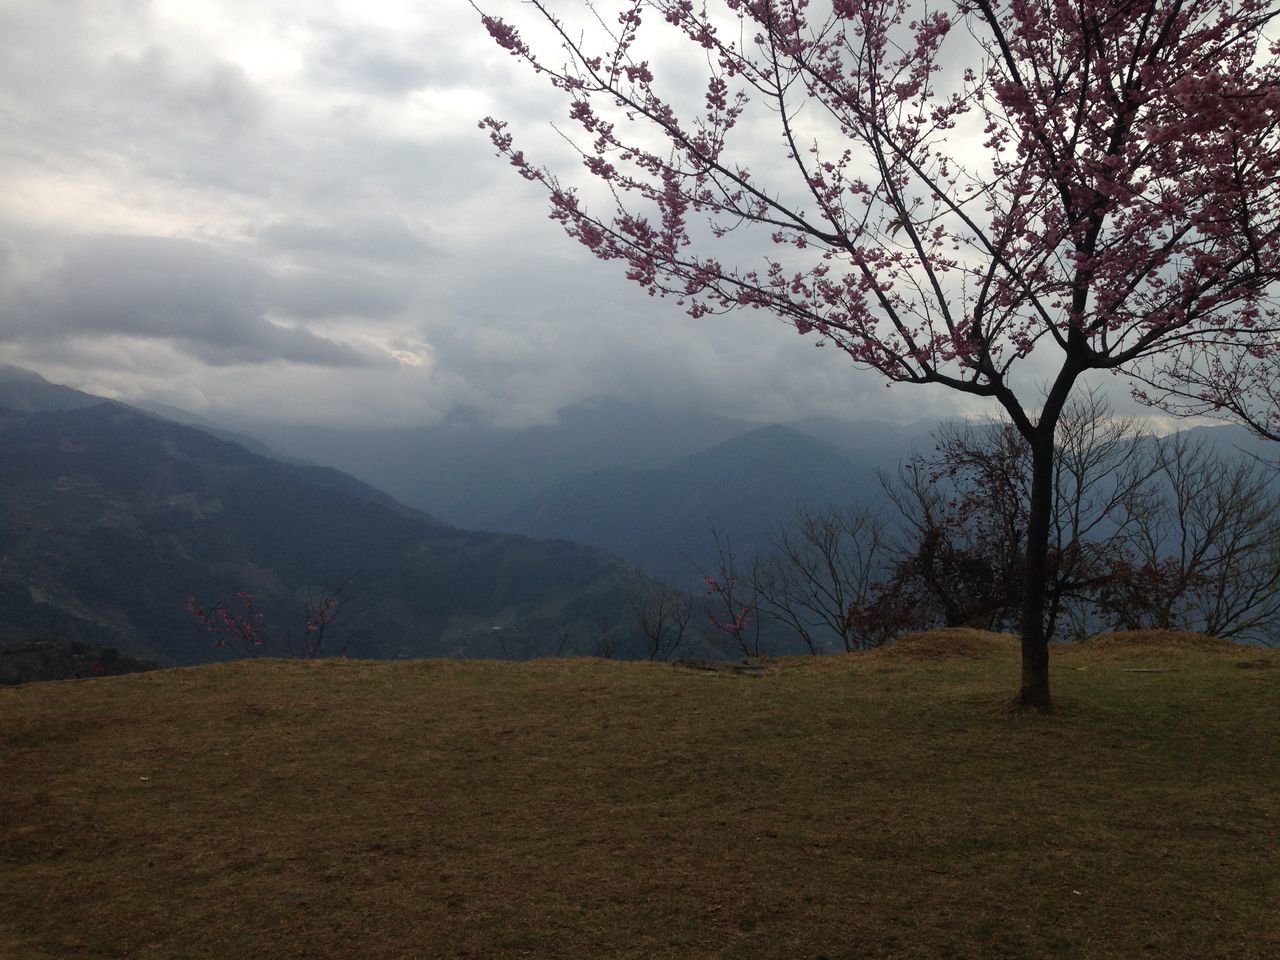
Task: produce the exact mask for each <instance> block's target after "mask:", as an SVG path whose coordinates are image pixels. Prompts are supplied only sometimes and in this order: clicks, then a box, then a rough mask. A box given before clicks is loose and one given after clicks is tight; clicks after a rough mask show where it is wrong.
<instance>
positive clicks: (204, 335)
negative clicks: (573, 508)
mask: <svg viewBox="0 0 1280 960" xmlns="http://www.w3.org/2000/svg"><path fill="white" fill-rule="evenodd" d="M519 6H520V5H519V4H518V3H516V2H514V0H493V2H492V3H490V4H488V7H489V8H490V9H493V10H494V11H495V12H499V13H503V12H505V13H507V14H508V15H511V14H512V13H513V12H514V13H515V14H516V15H517V16H519ZM563 113H564V106H563V105H562V104H561V103H560V102H559V101H558V100H557V99H556V98H555V97H554V95H553V92H552V91H549V90H544V88H543V86H541V85H539V84H538V82H537V81H536V80H535V79H534V78H533V77H532V76H531V75H529V74H528V73H527V72H524V71H521V70H519V69H518V67H517V66H516V65H515V64H514V63H513V61H512V60H511V59H510V58H509V57H508V56H506V55H505V54H504V53H503V51H501V50H499V49H498V48H497V47H496V46H495V45H494V44H493V42H492V41H491V40H490V39H489V37H488V35H487V34H486V33H485V31H484V29H483V27H482V26H481V25H480V23H479V21H478V17H477V15H476V14H475V12H474V11H473V10H472V9H471V8H470V7H469V6H467V5H466V4H465V3H463V2H461V0H405V2H396V0H351V2H346V0H306V2H301V0H252V2H250V0H245V2H232V0H224V2H198V0H154V2H142V0H137V2H135V0H0V184H3V189H0V362H8V363H14V364H18V365H21V366H26V367H29V368H32V369H35V370H37V371H39V372H41V373H43V374H44V375H45V376H47V377H49V378H50V379H53V380H56V381H59V382H64V383H69V384H71V385H73V386H78V387H81V388H83V389H88V390H90V391H93V392H97V393H102V394H106V395H110V396H116V397H120V398H122V399H126V400H128V399H151V400H157V401H161V402H165V403H170V404H175V405H178V406H182V407H185V408H187V409H190V410H193V411H196V412H203V413H206V414H213V415H216V414H219V413H223V414H231V415H246V414H248V415H255V414H256V415H259V416H270V417H276V418H285V419H290V420H298V421H309V422H328V423H345V424H351V425H356V424H386V425H393V424H394V425H406V424H413V423H423V422H431V421H434V420H437V419H439V418H440V417H442V416H443V415H444V414H446V413H447V412H448V411H449V410H450V409H451V408H453V407H455V406H458V405H467V406H470V407H474V408H477V409H478V410H479V411H481V413H482V414H483V415H485V416H486V417H487V418H490V419H492V420H493V421H495V422H498V423H505V424H523V423H531V422H539V421H545V420H546V419H548V418H549V417H551V416H552V415H553V413H554V411H555V409H556V408H558V407H560V406H563V405H565V404H567V403H571V402H573V401H575V400H578V399H581V398H583V397H587V396H592V395H600V394H613V395H618V396H622V397H626V398H633V399H641V400H653V401H658V402H662V403H665V404H674V405H696V406H699V407H701V408H704V409H709V410H713V411H716V412H720V413H726V414H736V415H739V416H745V417H748V418H753V419H759V420H766V421H768V420H786V419H790V418H793V417H798V416H803V415H807V414H831V415H837V416H846V417H850V418H858V417H863V416H874V417H885V418H891V419H898V420H901V421H904V422H905V421H910V420H913V419H916V418H918V417H921V416H926V415H930V414H938V413H946V412H954V411H955V410H956V409H957V398H956V397H955V396H954V395H946V394H945V393H934V392H929V391H926V390H923V389H921V388H916V387H910V386H898V387H894V388H893V389H892V390H886V388H885V386H884V384H883V382H882V381H881V380H880V379H879V378H878V377H877V376H876V375H874V374H871V373H865V372H858V371H855V370H854V369H853V368H852V367H851V366H850V365H849V364H848V362H847V361H846V360H844V359H843V358H842V356H841V355H840V354H838V353H837V352H835V351H830V350H828V351H821V350H815V349H814V344H813V341H812V340H809V339H802V338H800V337H799V336H797V335H796V334H795V333H794V331H792V330H791V329H790V328H788V327H785V326H783V325H782V324H780V323H778V322H777V321H774V320H770V319H769V318H767V317H765V316H762V315H760V314H755V313H742V314H739V315H736V316H732V317H729V318H706V319H702V320H698V321H693V320H690V319H689V318H688V317H687V316H686V315H685V314H684V313H683V312H682V310H681V309H680V308H679V307H678V306H676V305H675V304H674V303H671V302H663V301H655V300H652V299H650V298H649V297H647V296H646V295H644V293H643V292H642V291H641V290H639V289H638V288H635V287H634V286H633V285H631V284H630V283H629V282H628V281H626V280H625V279H624V278H623V276H622V270H621V269H620V268H619V267H618V265H617V264H603V263H599V262H597V261H594V260H591V259H589V258H588V257H587V256H586V254H585V251H582V248H580V247H578V246H577V245H576V244H574V243H573V242H571V241H569V240H568V239H566V238H565V237H564V236H563V234H562V233H561V232H560V228H559V227H558V226H557V225H556V224H554V223H552V222H551V221H549V220H548V219H547V217H546V209H545V201H544V199H543V197H542V196H541V194H540V193H539V192H538V190H537V189H536V188H535V187H534V186H532V185H530V184H528V183H526V182H525V181H523V180H521V179H520V178H519V177H518V176H516V175H515V173H514V171H512V170H511V168H510V167H508V166H506V165H505V164H504V163H503V162H502V161H501V160H499V159H497V158H496V157H494V156H493V151H492V148H491V147H490V145H489V142H488V140H487V138H486V136H485V135H484V133H483V132H481V131H480V130H478V129H477V127H476V122H477V120H478V119H479V118H481V117H483V116H485V115H486V114H493V115H496V116H499V117H502V118H505V119H508V120H510V121H511V122H512V125H513V127H514V128H515V129H517V130H518V131H519V132H520V133H521V134H522V136H523V142H524V143H526V144H527V145H529V146H530V148H531V152H532V153H534V154H536V152H537V150H538V149H539V147H541V146H547V147H548V149H549V148H550V145H551V144H552V143H553V142H554V139H553V136H554V135H553V134H552V132H551V131H550V130H549V128H548V126H547V124H548V123H549V122H550V121H553V120H556V119H559V118H560V117H562V116H563Z"/></svg>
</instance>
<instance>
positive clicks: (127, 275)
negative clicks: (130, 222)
mask: <svg viewBox="0 0 1280 960" xmlns="http://www.w3.org/2000/svg"><path fill="white" fill-rule="evenodd" d="M304 286H305V285H304V284H299V283H298V282H297V281H296V280H295V281H293V282H290V281H284V282H281V281H280V280H279V279H278V278H276V277H274V276H272V275H271V274H269V273H268V272H266V271H264V270H263V269H261V268H260V267H258V266H257V265H256V264H254V263H253V262H251V261H249V260H247V259H244V258H241V257H237V256H234V255H231V254H228V253H225V252H221V251H218V250H215V249H212V248H210V247H208V246H206V245H204V244H200V243H196V242H193V241H189V240H173V239H168V238H157V237H102V238H98V239H95V240H92V241H88V242H85V243H83V244H82V245H80V246H78V247H76V248H75V249H73V250H71V251H69V252H68V253H67V254H66V256H65V257H64V259H63V260H62V262H61V263H60V264H59V265H58V266H57V267H56V268H54V269H52V270H50V271H48V272H47V273H45V274H43V275H42V276H40V277H39V278H37V279H35V280H33V281H30V282H27V283H24V284H19V285H18V286H17V288H16V289H15V290H14V291H13V292H12V293H11V294H10V296H9V300H8V304H7V305H6V309H5V311H4V314H3V316H2V317H0V338H3V339H5V340H8V341H10V342H23V341H48V340H57V339H62V338H70V337H77V336H81V337H82V336H107V335H124V336H127V337H135V338H141V339H153V340H164V341H169V342H171V343H173V344H175V345H177V346H178V347H179V348H180V349H181V350H182V351H183V352H185V353H187V354H189V355H190V356H193V357H195V358H197V359H200V360H202V361H203V362H205V363H208V364H210V365H212V366H224V365H227V364H233V363H251V364H252V363H267V362H271V361H275V360H288V361H292V362H296V363H309V364H320V365H324V366H334V367H363V366H369V365H371V364H375V363H378V362H379V361H378V360H376V359H375V358H373V357H371V356H368V355H366V354H363V353H360V352H357V351H356V350H353V349H352V348H351V347H349V346H346V345H344V344H341V343H338V342H335V341H333V340H330V339H326V338H324V337H320V336H317V335H316V334H313V333H311V332H310V331H308V330H307V329H305V328H303V327H301V326H296V325H288V324H287V323H282V322H273V320H272V319H270V318H269V317H268V313H269V312H270V311H272V310H273V308H277V307H281V306H285V307H289V306H292V304H291V303H289V300H290V298H291V297H294V298H300V297H301V291H302V289H303V287H304ZM282 292H283V293H285V294H286V295H285V296H283V297H282V296H281V293H282ZM383 362H385V361H383Z"/></svg>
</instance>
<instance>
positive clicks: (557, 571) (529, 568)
mask: <svg viewBox="0 0 1280 960" xmlns="http://www.w3.org/2000/svg"><path fill="white" fill-rule="evenodd" d="M0 500H2V501H3V503H4V505H5V517H6V520H5V523H4V524H3V526H2V527H0V632H2V633H3V635H5V636H6V637H9V638H12V637H14V636H21V635H33V634H43V635H53V636H57V637H59V638H61V639H64V640H68V641H76V642H81V643H95V644H110V645H111V646H115V647H118V648H120V649H121V650H127V651H129V652H131V653H134V654H138V655H142V656H147V657H153V658H155V659H158V660H161V661H164V662H168V663H195V662H200V661H205V660H209V659H212V658H213V657H214V655H215V654H214V651H213V650H212V648H211V645H210V639H209V637H208V636H207V635H205V633H204V631H203V630H202V629H200V625H199V624H198V623H197V622H194V621H193V618H192V617H191V615H190V614H189V613H188V612H187V610H186V609H185V606H184V604H185V601H186V599H187V598H188V597H192V598H195V599H196V600H197V602H198V603H200V604H201V605H204V606H208V607H212V606H213V605H214V604H216V603H217V602H219V601H232V602H234V599H235V597H236V595H237V594H239V593H241V592H245V593H249V594H251V595H252V596H253V598H254V601H255V604H256V608H257V609H258V610H259V611H261V612H262V613H263V614H264V616H265V617H266V620H267V623H269V624H271V628H270V629H271V630H274V631H279V633H280V634H283V633H286V632H289V631H296V630H297V629H301V628H302V626H303V620H302V615H301V608H302V606H303V605H304V604H305V597H306V595H307V593H308V592H309V591H310V592H315V591H320V590H323V589H324V588H325V587H329V588H333V587H335V586H337V585H339V584H342V583H346V582H348V581H349V583H350V589H349V593H350V596H351V597H352V599H351V600H350V601H349V603H348V606H347V608H346V609H345V610H344V611H343V614H342V618H343V619H342V622H341V625H340V626H341V631H342V636H343V637H344V640H345V642H346V643H347V646H348V648H349V649H350V651H351V652H352V653H353V654H356V655H361V656H378V657H398V656H427V655H442V654H451V655H463V656H473V655H494V654H495V653H498V652H499V647H498V646H497V640H498V639H499V638H500V636H501V631H503V630H507V631H513V632H514V631H518V630H520V629H521V628H522V627H523V626H527V625H528V624H530V623H544V624H554V623H556V622H560V621H565V622H578V621H584V622H591V621H592V620H593V618H597V617H605V616H612V615H614V614H615V613H616V611H618V610H621V609H625V606H626V598H625V592H624V590H625V585H626V584H627V583H628V582H629V581H630V580H631V579H633V578H634V576H635V573H634V571H633V570H631V569H630V568H629V567H628V566H627V565H626V564H625V563H623V562H622V561H620V560H619V559H617V558H616V557H614V556H611V555H609V554H607V553H606V552H604V551H602V550H599V549H596V548H592V547H586V546H582V545H578V544H573V543H568V542H565V541H554V542H548V541H538V540H532V539H529V538H527V537H520V536H512V535H507V534H498V533H491V532H479V531H469V530H462V529H459V528H456V527H454V526H452V525H450V524H447V523H444V522H443V521H440V520H438V519H436V518H434V517H432V516H430V515H428V514H425V513H422V512H420V511H417V510H414V509H412V508H410V507H407V506H404V505H403V504H400V503H399V502H397V501H395V500H394V499H392V498H391V497H390V496H388V495H387V494H385V493H382V492H381V491H378V490H376V489H374V488H372V487H370V486H368V485H366V484H364V483H362V482H360V481H358V480H356V479H354V478H352V477H350V476H348V475H346V474H343V473H341V472H339V471H336V470H333V469H331V468H327V467H316V466H305V465H298V464H295V463H286V462H283V461H281V460H277V459H272V458H269V457H266V456H263V455H261V454H259V453H255V452H253V451H251V450H249V449H247V448H246V447H244V446H242V445H241V444H239V443H235V442H231V441H228V440H224V439H220V438H218V437H215V436H213V435H212V434H210V433H207V432H205V431H202V430H197V429H194V428H192V427H188V426H185V425H182V424H178V423H175V422H173V421H170V420H165V419H161V418H159V417H157V416H154V415H152V414H149V413H145V412H142V411H140V410H137V409H134V408H131V407H128V406H125V405H123V404H119V403H114V402H110V401H104V400H101V399H100V398H93V397H90V396H88V395H86V394H80V393H78V392H76V391H70V390H68V389H67V388H65V387H59V386H57V385H54V384H49V383H46V382H45V381H43V380H41V379H39V378H33V375H25V374H24V373H21V372H20V373H16V374H15V373H14V372H13V371H11V370H10V371H4V372H3V373H0ZM278 639H279V638H278ZM277 652H279V650H278V648H277Z"/></svg>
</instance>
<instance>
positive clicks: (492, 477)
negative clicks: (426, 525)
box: [237, 399, 755, 526]
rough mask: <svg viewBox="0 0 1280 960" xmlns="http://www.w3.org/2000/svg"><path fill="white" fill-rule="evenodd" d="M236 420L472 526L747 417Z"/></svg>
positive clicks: (293, 450)
mask: <svg viewBox="0 0 1280 960" xmlns="http://www.w3.org/2000/svg"><path fill="white" fill-rule="evenodd" d="M237 426H238V427H239V428H240V429H243V430H246V431H248V432H250V433H252V434H254V435H255V436H259V437H262V438H264V439H265V440H266V442H268V443H269V444H270V445H271V446H272V447H273V448H275V449H278V450H281V451H284V452H285V453H287V454H289V455H291V456H294V457H299V458H302V459H305V460H308V461H312V462H315V463H324V464H328V465H329V466H333V467H336V468H338V469H340V470H343V471H346V472H347V473H350V474H352V475H354V476H357V477H359V478H360V479H362V480H365V481H366V482H368V483H371V484H373V485H374V486H376V487H378V488H380V489H382V490H386V491H387V492H388V493H390V494H392V495H393V496H395V497H396V498H397V499H399V500H401V501H403V502H404V503H407V504H410V505H412V506H415V507H418V508H419V509H422V510H426V511H428V512H429V513H432V514H435V515H436V516H440V517H444V518H446V519H447V520H449V521H450V522H452V523H456V524H459V525H460V526H476V525H477V524H479V523H480V522H481V521H482V520H484V519H485V518H488V517H492V516H494V515H497V514H501V513H505V512H506V511H509V510H512V509H514V508H515V507H516V506H517V505H519V504H520V503H522V502H524V501H525V500H527V499H528V498H530V497H532V496H534V495H535V494H537V493H539V492H540V491H541V490H543V489H545V488H546V487H548V486H550V485H551V484H553V483H555V482H557V481H559V480H561V479H563V478H565V477H568V476H572V475H574V474H579V473H587V472H591V471H595V470H604V469H611V468H616V467H650V466H658V465H661V464H665V463H669V462H671V461H672V460H675V459H678V458H680V457H684V456H688V455H690V454H693V453H696V452H698V451H700V450H705V449H706V448H707V447H710V446H713V445H714V444H717V443H721V442H723V441H725V440H727V439H729V438H731V437H733V436H736V435H738V434H741V433H743V432H745V431H747V430H750V429H751V428H752V427H754V426H755V424H751V423H748V422H746V421H739V420H733V419H729V418H724V417H717V416H714V415H710V414H703V413H698V412H696V411H694V412H690V411H671V410H661V409H658V408H656V407H652V406H644V405H639V404H631V403H626V402H623V401H621V400H613V399H595V400H588V401H584V402H582V403H578V404H574V405H572V406H569V407H566V408H564V409H563V410H561V411H560V412H559V416H558V419H557V421H556V423H554V424H551V425H548V426H537V427H528V428H522V429H504V428H495V427H491V426H488V425H486V424H483V423H480V422H478V420H477V419H476V418H475V417H473V416H468V415H467V414H466V413H465V412H458V413H455V415H454V416H452V417H451V418H449V419H448V420H446V421H445V422H444V423H441V424H438V425H435V426H429V427H417V428H413V429H402V430H351V429H338V428H326V427H293V426H281V425H279V424H274V425H273V424H268V423H252V424H248V423H246V424H238V425H237Z"/></svg>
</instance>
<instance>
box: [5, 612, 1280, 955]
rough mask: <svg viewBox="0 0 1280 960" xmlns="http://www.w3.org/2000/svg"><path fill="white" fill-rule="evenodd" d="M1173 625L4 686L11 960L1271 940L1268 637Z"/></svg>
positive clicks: (1277, 738)
mask: <svg viewBox="0 0 1280 960" xmlns="http://www.w3.org/2000/svg"><path fill="white" fill-rule="evenodd" d="M1139 639H1141V638H1139ZM1157 641H1158V642H1145V643H1138V642H1123V641H1119V640H1117V641H1113V642H1110V643H1107V642H1101V641H1099V642H1096V643H1093V644H1091V645H1080V646H1077V647H1075V648H1071V649H1063V650H1059V651H1057V652H1055V655H1054V659H1053V671H1054V673H1053V682H1054V688H1055V695H1056V697H1057V709H1056V711H1055V712H1054V713H1053V714H1051V715H1048V716H1041V715H1037V714H1029V713H1020V712H1011V711H1010V710H1009V709H1008V708H1007V707H1006V706H1005V703H1006V701H1007V699H1008V697H1009V695H1010V694H1011V693H1012V692H1013V690H1014V687H1015V686H1016V678H1017V655H1016V652H1015V650H1014V648H1013V645H1012V642H1011V641H1005V640H1001V639H998V638H994V637H993V636H992V635H982V636H964V635H952V636H941V637H934V638H923V639H920V640H918V641H917V642H915V643H904V644H902V645H901V646H899V647H897V648H895V649H891V650H887V651H882V652H878V653H874V654H866V655H854V656H848V657H828V658H821V659H795V660H787V661H781V662H777V663H775V664H773V665H772V666H771V669H770V670H769V672H768V673H767V674H766V675H765V676H764V677H761V678H751V677H743V676H735V675H728V674H708V673H701V672H696V671H692V670H687V669H682V668H676V667H672V666H669V665H653V664H636V663H613V662H604V661H588V660H577V661H538V662H533V663H488V662H454V661H420V662H412V663H376V662H359V661H325V662H319V663H301V662H283V661H263V662H248V663H234V664H228V665H223V666H215V667H202V668H196V669H186V670H171V671H161V672H156V673H150V674H139V675H134V676H129V677H120V678H112V679H104V680H95V681H89V682H68V683H57V684H36V685H31V686H27V687H21V688H13V689H5V690H0V957H2V958H4V960H53V958H56V960H63V958H81V957H83V958H108V957H111V958H126V957H127V958H130V960H183V958H217V960H239V958H253V960H271V958H291V960H292V958H334V960H346V958H353V960H363V958H437V957H439V958H451V957H458V958H461V957H470V958H491V957H492V958H506V957H512V958H514V957H549V958H551V957H566V958H614V957H629V958H650V957H652V958H666V957H689V958H693V957H724V958H777V960H802V958H809V960H816V958H819V957H825V958H828V960H837V958H840V960H846V958H847V960H861V958H881V957H883V958H888V957H894V958H915V957H937V958H943V957H951V958H960V957H1010V958H1015V957H1016V958H1034V957H1046V958H1048V957H1053V958H1073V957H1080V958H1094V957H1096V958H1125V957H1147V956H1150V957H1161V958H1169V957H1173V958H1178V957H1185V958H1230V957H1258V958H1264V957H1265V958H1275V957H1280V650H1278V651H1259V650H1254V649H1249V648H1239V647H1235V648H1228V647H1225V646H1224V647H1222V648H1217V647H1214V646H1213V645H1211V644H1204V645H1201V644H1196V643H1176V642H1169V641H1167V640H1160V639H1159V638H1157Z"/></svg>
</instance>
